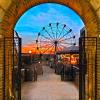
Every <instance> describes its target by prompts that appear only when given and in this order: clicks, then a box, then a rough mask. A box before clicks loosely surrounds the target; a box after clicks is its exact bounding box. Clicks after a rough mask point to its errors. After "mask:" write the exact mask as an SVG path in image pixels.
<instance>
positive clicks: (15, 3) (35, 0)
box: [0, 0, 100, 100]
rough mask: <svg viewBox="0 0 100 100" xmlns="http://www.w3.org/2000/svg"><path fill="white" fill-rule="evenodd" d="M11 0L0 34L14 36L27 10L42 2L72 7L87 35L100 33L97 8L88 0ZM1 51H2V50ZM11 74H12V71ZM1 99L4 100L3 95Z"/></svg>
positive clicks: (0, 26)
mask: <svg viewBox="0 0 100 100" xmlns="http://www.w3.org/2000/svg"><path fill="white" fill-rule="evenodd" d="M10 1H11V2H10V3H9V7H8V8H6V4H5V9H2V11H3V14H4V15H3V17H2V21H1V22H0V28H1V29H0V34H2V35H3V36H5V37H12V36H13V29H14V27H15V24H16V22H17V21H18V19H19V18H20V17H21V15H22V14H23V13H24V12H25V11H26V10H28V9H29V8H31V7H33V6H36V5H39V4H42V3H58V4H62V5H65V6H68V7H70V8H71V9H73V10H74V11H75V12H76V13H77V14H78V15H79V16H80V17H81V18H82V20H83V22H84V24H85V26H86V29H87V36H89V37H94V36H98V35H99V33H100V32H99V31H100V22H99V18H98V17H97V15H96V12H95V10H94V9H93V8H92V6H91V4H90V2H89V1H88V0H10ZM7 50H8V48H7ZM0 52H2V51H1V50H0ZM0 55H1V53H0ZM11 60H12V58H11ZM0 61H1V60H0ZM2 67H3V66H2ZM11 69H12V68H11V66H10V70H11ZM10 74H11V75H12V73H10ZM11 77H12V76H10V79H11ZM9 84H12V82H11V81H10V82H9ZM11 87H12V86H11ZM10 91H11V90H10ZM90 95H91V93H90ZM0 99H1V100H2V97H1V96H0Z"/></svg>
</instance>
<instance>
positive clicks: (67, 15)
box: [14, 3, 84, 45]
mask: <svg viewBox="0 0 100 100" xmlns="http://www.w3.org/2000/svg"><path fill="white" fill-rule="evenodd" d="M57 22H59V23H62V24H66V25H67V26H68V27H70V28H71V29H72V30H73V33H74V34H75V35H76V36H77V38H79V35H80V29H81V28H83V27H84V23H83V21H82V20H81V19H80V17H79V16H78V15H77V14H76V13H75V12H74V11H73V10H71V9H70V8H68V7H66V6H63V5H59V4H54V3H45V4H41V5H38V6H35V7H33V8H31V9H29V10H27V11H26V12H25V13H24V14H23V15H22V16H21V17H20V19H19V20H18V22H17V23H16V26H15V29H14V30H15V31H17V32H18V34H19V36H20V37H22V38H23V45H25V44H27V43H31V42H33V41H34V40H35V39H36V36H37V33H39V32H40V31H41V29H42V27H44V26H46V25H48V24H49V23H57Z"/></svg>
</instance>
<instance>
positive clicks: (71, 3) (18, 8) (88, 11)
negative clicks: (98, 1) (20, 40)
mask: <svg viewBox="0 0 100 100" xmlns="http://www.w3.org/2000/svg"><path fill="white" fill-rule="evenodd" d="M48 2H51V3H58V4H62V5H65V6H68V7H70V8H71V9H73V10H74V11H75V12H76V13H77V14H78V15H79V16H80V17H81V18H82V20H83V21H84V23H85V25H86V28H87V31H88V36H98V30H99V25H98V24H99V21H98V20H99V19H98V17H97V16H96V13H95V11H94V10H93V8H92V6H91V4H90V3H89V2H88V1H87V0H81V1H80V0H35V1H34V0H31V1H30V0H19V1H17V0H16V1H12V3H11V4H10V6H9V8H8V9H7V11H6V12H5V13H4V17H3V21H2V23H1V27H2V28H1V29H2V33H3V34H4V33H5V36H6V34H9V36H11V35H12V33H13V29H14V26H15V24H16V22H17V20H18V19H19V17H20V16H21V15H22V14H23V13H24V12H25V11H26V10H28V9H29V8H31V7H33V6H36V5H39V4H42V3H48ZM7 36H8V35H7Z"/></svg>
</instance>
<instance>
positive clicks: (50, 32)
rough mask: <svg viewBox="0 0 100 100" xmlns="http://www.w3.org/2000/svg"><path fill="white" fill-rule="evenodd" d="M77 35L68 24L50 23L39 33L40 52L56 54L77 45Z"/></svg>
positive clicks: (37, 42)
mask: <svg viewBox="0 0 100 100" xmlns="http://www.w3.org/2000/svg"><path fill="white" fill-rule="evenodd" d="M75 42H76V41H75V35H74V33H73V31H72V29H71V28H69V27H68V26H67V25H66V24H61V23H49V24H48V25H47V26H45V27H43V28H42V30H41V31H40V32H39V33H38V35H37V39H36V44H37V50H38V51H39V52H40V54H46V53H49V54H55V53H56V52H58V51H62V50H64V49H65V48H67V47H70V46H73V45H76V43H75Z"/></svg>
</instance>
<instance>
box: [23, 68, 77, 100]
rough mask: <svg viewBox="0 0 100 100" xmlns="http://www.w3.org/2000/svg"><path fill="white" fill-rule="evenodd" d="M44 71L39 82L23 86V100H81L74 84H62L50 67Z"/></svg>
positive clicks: (27, 83)
mask: <svg viewBox="0 0 100 100" xmlns="http://www.w3.org/2000/svg"><path fill="white" fill-rule="evenodd" d="M43 71H44V73H43V75H41V76H38V80H37V82H26V83H24V84H23V86H22V97H21V100H79V91H78V90H77V88H76V87H75V85H74V84H73V83H71V82H62V81H61V79H60V76H59V75H56V74H55V73H54V71H53V69H50V68H49V67H48V66H44V67H43Z"/></svg>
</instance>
